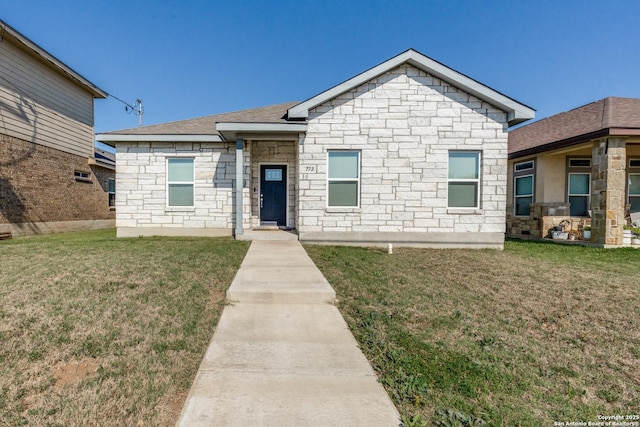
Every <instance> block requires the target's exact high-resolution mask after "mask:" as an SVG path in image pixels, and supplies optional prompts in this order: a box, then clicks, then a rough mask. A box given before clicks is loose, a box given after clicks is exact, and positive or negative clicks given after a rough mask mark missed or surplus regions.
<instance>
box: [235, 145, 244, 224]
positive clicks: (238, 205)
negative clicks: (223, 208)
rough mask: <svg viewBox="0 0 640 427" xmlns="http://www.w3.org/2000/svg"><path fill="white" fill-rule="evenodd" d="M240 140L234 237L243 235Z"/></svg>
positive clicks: (241, 154)
mask: <svg viewBox="0 0 640 427" xmlns="http://www.w3.org/2000/svg"><path fill="white" fill-rule="evenodd" d="M243 143H244V141H243V140H242V138H238V139H236V188H235V190H236V229H235V232H236V236H240V235H242V234H243V233H244V230H243V228H242V197H243V195H242V187H244V158H243V152H242V146H243Z"/></svg>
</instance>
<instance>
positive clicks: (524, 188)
mask: <svg viewBox="0 0 640 427" xmlns="http://www.w3.org/2000/svg"><path fill="white" fill-rule="evenodd" d="M534 167H535V161H533V160H529V161H526V162H521V163H516V164H515V165H513V210H514V214H515V215H516V216H529V214H530V213H531V203H533V187H534V181H535V174H534V172H533V171H534Z"/></svg>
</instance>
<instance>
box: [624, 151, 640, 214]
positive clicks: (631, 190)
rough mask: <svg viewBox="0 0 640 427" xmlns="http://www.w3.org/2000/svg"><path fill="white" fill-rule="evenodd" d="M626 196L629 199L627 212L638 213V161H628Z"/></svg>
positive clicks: (639, 173) (639, 197)
mask: <svg viewBox="0 0 640 427" xmlns="http://www.w3.org/2000/svg"><path fill="white" fill-rule="evenodd" d="M627 194H628V197H629V198H628V203H629V206H630V208H629V212H630V213H635V212H640V159H629V174H628V175H627Z"/></svg>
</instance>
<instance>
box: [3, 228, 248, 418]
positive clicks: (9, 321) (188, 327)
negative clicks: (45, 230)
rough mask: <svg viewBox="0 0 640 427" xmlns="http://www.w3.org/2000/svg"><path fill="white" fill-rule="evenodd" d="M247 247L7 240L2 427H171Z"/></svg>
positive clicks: (99, 235)
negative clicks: (70, 426)
mask: <svg viewBox="0 0 640 427" xmlns="http://www.w3.org/2000/svg"><path fill="white" fill-rule="evenodd" d="M247 247H248V244H247V243H246V242H236V241H233V240H231V239H210V238H143V239H137V238H136V239H116V238H115V232H114V231H112V230H107V231H97V232H82V233H67V234H56V235H47V236H37V237H29V238H17V239H13V240H7V241H2V242H0V343H1V345H0V425H2V426H14V425H50V426H67V425H123V426H124V425H154V426H155V425H173V424H174V423H175V422H176V420H177V416H178V415H179V411H180V409H181V407H182V403H183V401H184V398H185V397H186V394H187V392H188V390H189V387H190V386H191V383H192V381H193V378H194V376H195V373H196V371H197V368H198V366H199V364H200V361H201V359H202V356H203V353H204V350H205V349H206V347H207V344H208V342H209V340H210V339H211V336H212V335H213V331H214V329H215V326H216V323H217V321H218V318H219V315H220V313H221V311H222V308H223V307H224V301H225V299H224V292H225V291H226V289H227V287H228V286H229V284H230V283H231V281H232V279H233V277H234V275H235V272H236V271H237V269H238V268H239V265H240V263H241V261H242V259H243V257H244V255H245V253H246V250H247Z"/></svg>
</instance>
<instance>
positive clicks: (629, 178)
mask: <svg viewBox="0 0 640 427" xmlns="http://www.w3.org/2000/svg"><path fill="white" fill-rule="evenodd" d="M634 169H636V168H635V167H634ZM632 176H640V172H630V173H629V174H628V177H627V182H628V184H627V203H628V204H629V205H631V198H632V197H633V198H640V193H638V194H631V186H630V185H629V184H630V182H631V177H632Z"/></svg>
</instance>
